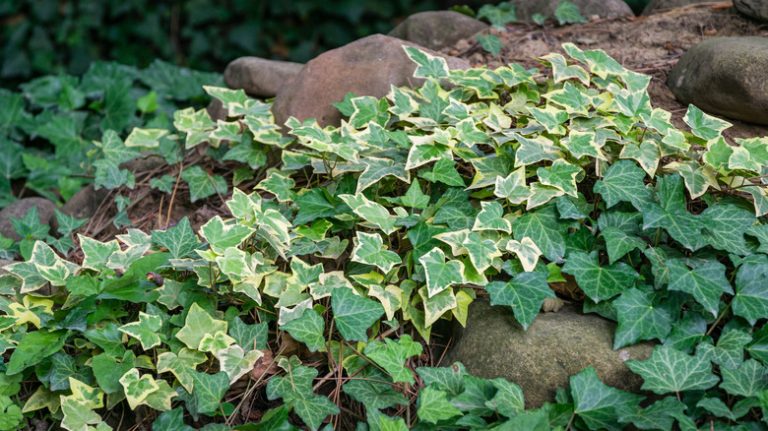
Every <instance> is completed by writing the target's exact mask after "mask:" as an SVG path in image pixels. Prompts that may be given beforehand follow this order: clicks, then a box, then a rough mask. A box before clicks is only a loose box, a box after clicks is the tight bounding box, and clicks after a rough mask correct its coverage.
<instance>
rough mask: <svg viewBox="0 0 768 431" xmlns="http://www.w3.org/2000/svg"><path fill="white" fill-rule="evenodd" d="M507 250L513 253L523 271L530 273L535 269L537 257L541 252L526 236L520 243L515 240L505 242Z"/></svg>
mask: <svg viewBox="0 0 768 431" xmlns="http://www.w3.org/2000/svg"><path fill="white" fill-rule="evenodd" d="M507 250H508V251H511V252H512V253H515V255H516V256H517V259H518V260H519V261H520V264H521V265H522V266H523V270H524V271H526V272H531V271H533V270H534V269H536V265H537V264H538V262H539V256H541V250H539V247H537V246H536V243H535V242H533V240H532V239H530V238H529V237H527V236H526V237H524V238H523V239H522V240H520V241H518V240H515V239H511V240H509V242H507Z"/></svg>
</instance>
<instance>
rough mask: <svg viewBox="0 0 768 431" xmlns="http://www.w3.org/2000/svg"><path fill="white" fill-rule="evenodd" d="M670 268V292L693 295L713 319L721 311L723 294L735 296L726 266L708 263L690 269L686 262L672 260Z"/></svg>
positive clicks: (668, 263)
mask: <svg viewBox="0 0 768 431" xmlns="http://www.w3.org/2000/svg"><path fill="white" fill-rule="evenodd" d="M667 267H668V268H669V286H668V289H669V290H677V291H681V292H685V293H688V294H690V295H692V296H693V297H694V298H695V299H696V302H698V303H699V304H701V305H702V306H703V307H704V309H705V310H707V311H708V312H709V313H710V314H711V315H712V316H713V317H715V316H717V312H718V310H719V309H720V297H721V296H723V293H728V294H731V295H732V294H733V289H732V288H731V284H730V283H729V282H728V279H727V278H726V277H725V266H724V265H723V264H722V263H720V262H718V261H716V260H711V261H706V262H704V263H700V264H697V265H696V266H695V267H693V268H692V269H689V268H688V266H687V265H686V264H685V262H684V261H682V260H679V259H671V260H669V261H667Z"/></svg>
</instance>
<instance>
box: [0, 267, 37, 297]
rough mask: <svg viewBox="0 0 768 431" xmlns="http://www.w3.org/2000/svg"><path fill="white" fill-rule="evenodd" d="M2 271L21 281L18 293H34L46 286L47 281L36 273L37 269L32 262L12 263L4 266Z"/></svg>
mask: <svg viewBox="0 0 768 431" xmlns="http://www.w3.org/2000/svg"><path fill="white" fill-rule="evenodd" d="M3 269H4V270H6V271H8V272H9V273H11V274H13V275H14V276H15V277H17V278H19V279H21V289H19V293H30V292H34V291H36V290H38V289H41V288H43V287H45V286H46V285H47V284H48V280H46V279H45V278H43V276H41V275H40V273H39V272H37V268H35V264H34V263H32V262H18V263H12V264H10V265H6V266H5V267H3Z"/></svg>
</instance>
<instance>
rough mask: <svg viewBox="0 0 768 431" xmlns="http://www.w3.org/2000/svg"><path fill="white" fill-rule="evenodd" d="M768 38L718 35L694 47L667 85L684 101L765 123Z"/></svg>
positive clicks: (723, 113)
mask: <svg viewBox="0 0 768 431" xmlns="http://www.w3.org/2000/svg"><path fill="white" fill-rule="evenodd" d="M766 70H768V38H764V37H749V36H747V37H718V38H712V39H708V40H705V41H704V42H702V43H700V44H698V45H696V46H694V47H693V48H691V49H690V50H689V51H688V52H686V53H685V55H683V56H682V57H681V58H680V61H678V63H677V64H676V65H675V66H674V67H673V68H672V70H671V71H670V73H669V77H668V79H667V85H668V86H669V88H670V89H671V90H672V93H674V94H675V97H676V98H677V99H678V100H680V101H681V102H683V103H692V104H694V105H696V106H698V107H699V108H701V109H703V110H704V111H707V112H710V113H714V114H719V115H724V116H726V117H729V118H734V119H737V120H743V121H747V122H750V123H757V124H768V79H766Z"/></svg>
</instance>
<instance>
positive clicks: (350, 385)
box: [343, 369, 408, 412]
mask: <svg viewBox="0 0 768 431" xmlns="http://www.w3.org/2000/svg"><path fill="white" fill-rule="evenodd" d="M363 377H364V378H363V379H350V380H349V381H348V382H347V383H345V384H344V386H343V389H344V393H346V394H347V395H349V396H350V397H352V398H353V399H354V400H355V401H358V402H360V403H363V404H364V405H365V407H366V409H368V411H369V412H371V411H373V410H378V409H386V408H390V407H394V406H397V405H405V404H407V403H408V401H407V400H406V399H405V397H404V396H403V394H401V393H399V392H397V391H395V390H394V389H393V388H392V384H391V383H390V382H389V381H388V379H387V376H386V375H385V374H384V373H383V372H382V371H379V370H378V369H375V371H368V372H367V373H366V374H363Z"/></svg>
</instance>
